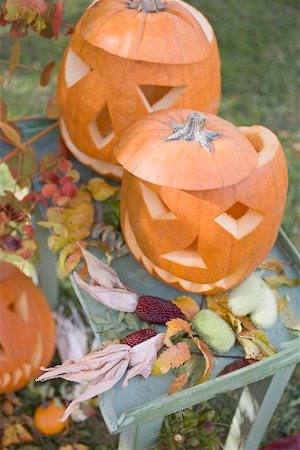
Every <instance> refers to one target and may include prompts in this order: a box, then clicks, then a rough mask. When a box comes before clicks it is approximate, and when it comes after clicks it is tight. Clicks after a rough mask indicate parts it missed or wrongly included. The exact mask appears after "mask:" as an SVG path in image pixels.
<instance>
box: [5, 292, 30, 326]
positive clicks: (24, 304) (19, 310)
mask: <svg viewBox="0 0 300 450" xmlns="http://www.w3.org/2000/svg"><path fill="white" fill-rule="evenodd" d="M7 309H9V310H10V311H12V312H13V313H14V314H16V315H17V316H18V317H19V318H20V319H22V320H24V321H25V322H27V321H28V319H29V309H28V299H27V296H26V294H25V293H22V294H21V295H20V296H19V297H18V298H17V299H16V300H15V301H14V302H12V303H11V304H10V305H9V306H8V308H7Z"/></svg>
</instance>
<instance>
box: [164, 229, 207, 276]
mask: <svg viewBox="0 0 300 450" xmlns="http://www.w3.org/2000/svg"><path fill="white" fill-rule="evenodd" d="M161 257H162V258H164V259H167V260H168V261H171V262H174V263H177V264H180V265H181V266H186V267H196V268H198V269H207V266H206V264H205V262H204V261H203V259H202V258H201V256H200V255H199V253H198V237H197V238H196V239H195V240H194V241H193V242H192V244H190V245H189V246H188V247H187V248H184V249H182V250H175V251H174V252H169V253H165V254H164V255H161Z"/></svg>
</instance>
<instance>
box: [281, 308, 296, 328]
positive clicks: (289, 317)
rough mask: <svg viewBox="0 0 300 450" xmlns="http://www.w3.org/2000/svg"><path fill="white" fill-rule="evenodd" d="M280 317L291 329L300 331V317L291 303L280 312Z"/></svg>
mask: <svg viewBox="0 0 300 450" xmlns="http://www.w3.org/2000/svg"><path fill="white" fill-rule="evenodd" d="M279 319H280V320H281V322H282V323H283V325H284V326H285V327H286V328H288V329H289V330H293V331H300V317H299V316H298V315H297V314H296V312H295V311H294V310H293V308H292V307H291V305H290V304H287V305H286V306H285V307H284V308H283V309H282V310H281V311H280V312H279Z"/></svg>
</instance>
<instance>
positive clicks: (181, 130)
mask: <svg viewBox="0 0 300 450" xmlns="http://www.w3.org/2000/svg"><path fill="white" fill-rule="evenodd" d="M205 122H206V116H205V114H203V113H200V112H199V113H198V112H194V113H191V114H189V115H188V118H187V120H186V122H185V123H183V124H182V123H176V122H170V125H171V127H172V128H173V134H171V135H170V136H169V137H167V139H166V141H194V142H198V144H200V145H202V147H204V148H205V149H206V150H208V151H209V152H212V151H213V148H212V147H211V142H213V141H214V140H215V139H216V138H217V137H220V136H223V133H218V132H216V131H209V130H207V129H206V128H205Z"/></svg>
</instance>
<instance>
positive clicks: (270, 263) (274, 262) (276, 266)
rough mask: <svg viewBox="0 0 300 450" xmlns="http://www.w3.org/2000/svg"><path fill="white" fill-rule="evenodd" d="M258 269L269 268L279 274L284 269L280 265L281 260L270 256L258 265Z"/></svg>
mask: <svg viewBox="0 0 300 450" xmlns="http://www.w3.org/2000/svg"><path fill="white" fill-rule="evenodd" d="M259 268H260V269H263V270H271V271H273V272H277V273H278V274H279V275H281V274H283V273H284V269H283V267H282V262H281V261H279V259H277V258H270V259H268V260H267V261H264V262H263V263H262V264H261V265H260V266H259Z"/></svg>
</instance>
